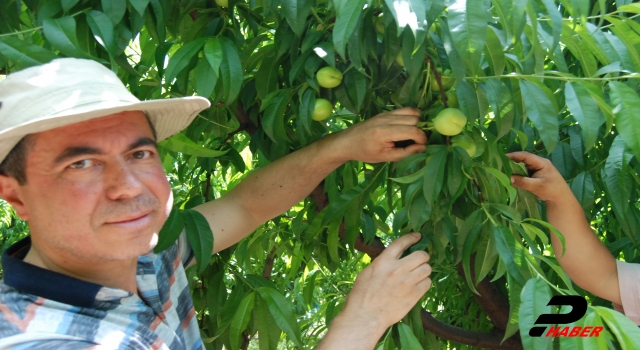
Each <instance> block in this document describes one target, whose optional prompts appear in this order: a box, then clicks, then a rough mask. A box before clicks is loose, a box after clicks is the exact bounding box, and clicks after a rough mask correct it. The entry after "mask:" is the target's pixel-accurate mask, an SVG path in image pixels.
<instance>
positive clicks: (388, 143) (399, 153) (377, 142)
mask: <svg viewBox="0 0 640 350" xmlns="http://www.w3.org/2000/svg"><path fill="white" fill-rule="evenodd" d="M419 117H420V111H419V110H418V109H415V108H409V107H406V108H400V109H396V110H394V111H391V112H385V113H381V114H378V115H377V116H375V117H373V118H371V119H368V120H366V121H364V122H362V123H358V124H355V125H353V126H351V127H350V128H348V129H346V130H343V131H341V132H339V133H337V134H336V136H337V138H336V142H335V147H337V149H336V152H340V153H341V154H343V156H344V158H345V159H344V161H348V160H358V161H361V162H367V163H380V162H396V161H399V160H401V159H403V158H405V157H407V156H410V155H412V154H415V153H419V152H424V151H425V145H426V143H427V136H426V135H425V133H424V131H422V130H420V129H419V128H418V127H416V125H417V124H418V122H419V121H420V119H419ZM402 140H413V141H414V142H415V144H412V145H409V146H407V147H404V148H402V147H396V145H395V143H394V142H397V141H402Z"/></svg>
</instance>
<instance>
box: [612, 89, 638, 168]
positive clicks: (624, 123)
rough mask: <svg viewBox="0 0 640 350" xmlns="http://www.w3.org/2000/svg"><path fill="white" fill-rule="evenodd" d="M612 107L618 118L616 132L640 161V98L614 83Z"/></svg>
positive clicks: (632, 91)
mask: <svg viewBox="0 0 640 350" xmlns="http://www.w3.org/2000/svg"><path fill="white" fill-rule="evenodd" d="M609 87H610V88H611V105H613V106H614V107H613V114H614V115H615V117H616V130H617V131H618V132H619V133H620V136H622V139H623V140H624V143H626V144H627V146H628V147H629V148H630V149H631V151H632V152H633V154H634V155H635V156H636V158H637V159H640V133H638V132H637V131H638V130H640V115H638V111H640V97H638V94H637V93H636V91H634V90H633V89H632V88H630V87H629V86H627V85H626V84H624V83H622V82H617V81H612V82H610V83H609Z"/></svg>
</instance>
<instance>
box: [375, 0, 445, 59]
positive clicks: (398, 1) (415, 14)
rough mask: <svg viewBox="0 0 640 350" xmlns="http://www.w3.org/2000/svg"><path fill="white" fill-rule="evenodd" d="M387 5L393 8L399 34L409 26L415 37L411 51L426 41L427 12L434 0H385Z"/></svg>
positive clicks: (390, 8) (392, 11)
mask: <svg viewBox="0 0 640 350" xmlns="http://www.w3.org/2000/svg"><path fill="white" fill-rule="evenodd" d="M385 3H386V4H387V7H388V8H389V10H391V13H392V14H393V18H394V19H395V21H396V24H397V25H398V35H400V33H402V32H403V31H404V29H405V28H406V27H409V29H410V30H411V32H412V33H413V37H414V38H415V40H414V42H415V44H414V45H413V46H414V47H410V48H409V49H411V51H413V49H415V48H416V47H418V46H419V45H420V43H422V42H423V41H424V38H425V36H426V34H427V33H426V30H427V26H428V25H431V23H428V22H427V12H428V11H429V10H430V8H431V6H432V3H433V1H423V0H385Z"/></svg>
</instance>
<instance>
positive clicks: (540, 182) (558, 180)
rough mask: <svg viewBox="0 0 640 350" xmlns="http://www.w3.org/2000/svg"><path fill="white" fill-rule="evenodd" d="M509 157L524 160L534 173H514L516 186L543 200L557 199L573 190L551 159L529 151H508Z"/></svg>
mask: <svg viewBox="0 0 640 350" xmlns="http://www.w3.org/2000/svg"><path fill="white" fill-rule="evenodd" d="M507 157H509V158H510V159H511V160H513V161H514V162H523V163H524V164H525V166H526V167H527V169H528V170H529V172H530V173H532V174H531V177H526V176H520V175H512V176H511V182H512V183H513V185H514V186H516V187H520V188H522V189H524V190H527V191H529V192H531V193H533V194H535V195H536V196H537V197H538V198H539V199H541V200H543V201H557V200H558V199H562V198H563V197H564V196H566V195H567V193H570V192H571V189H570V188H569V186H568V185H567V183H566V182H565V180H564V178H563V177H562V175H560V172H558V169H556V167H555V166H553V164H552V163H551V161H550V160H548V159H545V158H542V157H540V156H537V155H535V154H533V153H529V152H513V153H508V154H507ZM567 190H568V191H569V192H567Z"/></svg>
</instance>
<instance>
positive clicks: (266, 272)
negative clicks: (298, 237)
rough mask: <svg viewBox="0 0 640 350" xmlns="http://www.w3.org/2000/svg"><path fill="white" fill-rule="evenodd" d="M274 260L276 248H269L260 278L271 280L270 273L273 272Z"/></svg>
mask: <svg viewBox="0 0 640 350" xmlns="http://www.w3.org/2000/svg"><path fill="white" fill-rule="evenodd" d="M275 260H276V247H275V246H274V247H273V248H271V251H270V252H269V255H267V260H266V261H265V263H264V269H263V270H262V277H264V278H265V279H268V280H270V279H271V272H272V271H273V263H274V261H275Z"/></svg>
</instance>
